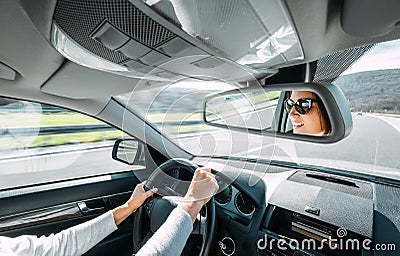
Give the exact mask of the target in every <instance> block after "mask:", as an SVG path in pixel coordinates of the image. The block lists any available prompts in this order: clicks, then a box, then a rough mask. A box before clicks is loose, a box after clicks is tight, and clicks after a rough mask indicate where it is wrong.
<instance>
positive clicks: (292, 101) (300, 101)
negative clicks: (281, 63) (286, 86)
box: [284, 91, 331, 136]
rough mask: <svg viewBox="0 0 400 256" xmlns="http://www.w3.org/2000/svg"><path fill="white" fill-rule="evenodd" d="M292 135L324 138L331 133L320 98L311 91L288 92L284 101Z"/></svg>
mask: <svg viewBox="0 0 400 256" xmlns="http://www.w3.org/2000/svg"><path fill="white" fill-rule="evenodd" d="M284 105H285V110H286V112H287V113H288V115H289V119H290V122H291V124H292V128H293V134H304V135H313V136H326V135H328V134H329V133H330V131H331V126H330V122H329V119H328V114H327V112H326V109H325V106H324V104H323V102H322V100H321V99H320V97H319V96H318V95H317V94H315V93H313V92H311V91H288V92H286V98H285V100H284Z"/></svg>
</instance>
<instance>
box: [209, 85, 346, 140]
mask: <svg viewBox="0 0 400 256" xmlns="http://www.w3.org/2000/svg"><path fill="white" fill-rule="evenodd" d="M203 113H204V115H203V118H204V121H205V122H206V123H207V124H209V125H212V126H217V127H220V128H225V129H233V130H236V131H243V132H250V133H256V134H262V135H264V136H276V137H281V138H290V139H296V140H302V141H312V142H321V143H332V142H337V141H339V140H341V139H343V138H344V137H346V136H347V135H348V134H349V133H350V132H351V129H352V126H353V123H352V118H351V113H350V110H349V107H348V104H347V100H346V98H345V96H344V95H343V92H342V91H341V90H340V88H338V87H337V86H335V85H332V84H322V83H293V84H277V85H273V84H270V85H266V86H264V87H256V86H252V87H246V88H241V89H235V90H231V91H225V92H222V93H218V94H213V95H209V96H208V97H207V98H206V99H205V103H204V112H203Z"/></svg>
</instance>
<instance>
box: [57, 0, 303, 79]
mask: <svg viewBox="0 0 400 256" xmlns="http://www.w3.org/2000/svg"><path fill="white" fill-rule="evenodd" d="M51 41H52V44H53V46H54V47H55V48H56V49H57V50H58V51H59V52H60V53H61V54H62V55H63V56H64V57H66V58H67V59H69V60H71V61H73V62H75V63H78V64H80V65H83V66H86V67H90V68H93V69H99V70H103V71H108V72H112V73H116V74H119V75H123V76H128V77H135V78H146V79H149V80H166V81H168V80H176V79H177V78H180V77H200V76H202V75H203V76H207V75H208V74H210V73H220V74H223V75H222V76H225V77H231V78H232V79H233V80H236V81H244V79H248V77H247V76H248V75H249V74H250V75H251V76H255V77H266V76H270V75H273V74H275V73H276V72H277V67H279V66H283V65H287V64H288V63H296V62H299V61H301V60H303V59H304V54H303V50H302V48H301V45H300V42H299V39H298V37H297V33H296V31H295V28H294V26H293V25H292V22H291V18H290V16H289V15H288V11H287V8H286V6H285V4H284V3H283V2H282V1H280V0H246V1H243V0H220V1H215V0H147V1H145V0H143V1H140V0H104V1H96V0H80V1H75V0H58V2H57V5H56V8H55V12H54V15H53V25H52V35H51ZM183 66H185V67H190V68H186V69H185V70H183V71H182V70H181V69H180V67H183ZM238 70H243V71H238Z"/></svg>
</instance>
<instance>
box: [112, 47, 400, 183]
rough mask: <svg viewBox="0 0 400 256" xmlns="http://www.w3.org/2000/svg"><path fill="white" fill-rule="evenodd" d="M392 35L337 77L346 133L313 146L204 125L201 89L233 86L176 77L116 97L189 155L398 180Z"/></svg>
mask: <svg viewBox="0 0 400 256" xmlns="http://www.w3.org/2000/svg"><path fill="white" fill-rule="evenodd" d="M399 63H400V41H399V40H397V41H391V42H387V43H381V44H379V45H377V46H375V47H374V48H373V49H372V50H370V51H369V52H368V53H366V54H365V55H364V56H363V57H362V58H360V59H359V60H358V61H357V62H356V63H355V64H354V65H353V66H352V67H350V68H349V69H348V70H347V71H346V72H345V73H343V74H342V75H341V76H340V77H338V78H337V79H336V80H335V81H334V82H333V84H335V85H337V86H339V87H340V88H341V89H342V90H343V92H344V94H345V96H346V98H347V99H348V103H349V106H350V108H351V111H352V116H353V131H352V132H351V134H350V135H349V136H348V137H347V138H345V139H343V140H342V141H340V142H338V143H333V144H315V143H308V142H298V141H294V140H286V139H278V138H271V137H265V136H260V135H254V134H249V133H243V132H237V131H233V130H227V129H223V128H218V127H211V126H208V125H206V124H205V123H204V121H203V120H202V111H203V107H204V106H203V105H204V99H205V97H206V96H207V95H210V94H214V93H217V92H221V91H226V90H231V89H233V88H237V85H231V84H226V83H222V82H218V83H217V82H209V81H203V82H198V81H197V82H194V81H188V80H186V81H179V82H176V83H172V84H170V85H168V86H164V87H158V88H157V87H156V88H153V89H146V90H135V91H134V92H133V93H130V94H124V95H120V96H118V97H117V99H118V100H119V101H121V102H123V103H125V104H127V106H128V108H129V109H131V110H132V111H134V112H136V113H137V114H138V115H140V116H142V117H143V118H144V119H145V120H146V121H148V122H150V123H151V124H153V125H154V126H155V127H156V128H157V129H158V130H160V131H161V132H162V133H163V134H164V135H166V136H167V137H168V138H169V139H171V140H172V141H173V142H175V143H176V144H177V145H179V146H180V147H182V148H183V149H184V150H186V151H188V152H190V153H191V154H193V155H195V156H234V157H242V158H252V159H262V160H267V161H269V160H282V161H288V162H293V163H296V164H312V165H315V166H323V167H331V168H337V169H343V170H348V171H356V172H361V173H367V174H372V175H378V176H386V177H391V178H396V179H399V178H400V172H399V169H400V159H399V157H398V156H399V155H400V149H399V147H398V145H397V143H398V142H399V141H400V132H399V131H400V118H399V114H400V104H399V102H398V99H399V98H400V90H399V84H400V65H399Z"/></svg>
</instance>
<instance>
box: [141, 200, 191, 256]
mask: <svg viewBox="0 0 400 256" xmlns="http://www.w3.org/2000/svg"><path fill="white" fill-rule="evenodd" d="M192 229H193V225H192V218H191V217H190V215H189V214H188V213H187V212H185V211H184V210H182V209H180V208H178V207H177V208H175V209H174V210H173V211H172V212H171V214H170V215H169V216H168V218H167V220H166V221H165V222H164V224H162V225H161V227H160V228H159V229H158V230H157V231H156V233H154V235H153V236H152V237H151V238H150V239H149V240H148V241H147V242H146V244H145V245H144V246H143V247H142V248H141V249H140V250H139V251H138V253H137V254H136V256H149V255H165V256H169V255H171V256H176V255H180V254H181V252H182V250H183V248H184V247H185V244H186V240H187V239H188V238H189V235H190V233H191V232H192Z"/></svg>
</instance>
